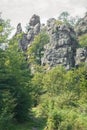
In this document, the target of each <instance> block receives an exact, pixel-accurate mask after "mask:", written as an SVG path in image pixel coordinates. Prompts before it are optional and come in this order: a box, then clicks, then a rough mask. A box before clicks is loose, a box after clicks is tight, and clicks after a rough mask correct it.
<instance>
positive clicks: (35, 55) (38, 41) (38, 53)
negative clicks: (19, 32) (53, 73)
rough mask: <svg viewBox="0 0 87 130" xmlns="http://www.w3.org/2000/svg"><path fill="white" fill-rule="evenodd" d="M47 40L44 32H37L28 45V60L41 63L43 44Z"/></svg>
mask: <svg viewBox="0 0 87 130" xmlns="http://www.w3.org/2000/svg"><path fill="white" fill-rule="evenodd" d="M48 42H49V37H48V35H47V34H46V33H44V32H41V33H40V34H38V35H37V36H36V37H35V38H34V41H33V42H32V44H31V46H30V47H29V50H28V54H29V62H31V63H36V64H39V65H41V58H42V56H43V51H44V45H45V44H47V43H48Z"/></svg>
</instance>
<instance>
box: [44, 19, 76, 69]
mask: <svg viewBox="0 0 87 130" xmlns="http://www.w3.org/2000/svg"><path fill="white" fill-rule="evenodd" d="M47 31H48V34H49V37H50V43H48V44H47V45H46V46H45V52H44V56H43V58H42V65H46V64H48V65H49V66H50V67H52V66H56V65H63V66H65V67H66V69H70V68H71V67H74V66H75V55H76V47H77V42H76V40H75V38H76V34H75V32H74V30H73V28H71V27H69V26H68V25H60V26H58V25H56V24H55V19H49V20H48V21H47Z"/></svg>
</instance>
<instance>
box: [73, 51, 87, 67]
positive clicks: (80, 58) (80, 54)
mask: <svg viewBox="0 0 87 130" xmlns="http://www.w3.org/2000/svg"><path fill="white" fill-rule="evenodd" d="M75 61H76V62H75V63H76V66H79V65H80V63H82V62H86V63H87V49H86V48H78V49H77V51H76V58H75Z"/></svg>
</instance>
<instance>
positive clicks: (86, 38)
mask: <svg viewBox="0 0 87 130" xmlns="http://www.w3.org/2000/svg"><path fill="white" fill-rule="evenodd" d="M78 41H79V44H80V47H87V34H83V35H82V36H80V37H79V38H78Z"/></svg>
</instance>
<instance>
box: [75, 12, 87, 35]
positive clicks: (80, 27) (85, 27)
mask: <svg viewBox="0 0 87 130" xmlns="http://www.w3.org/2000/svg"><path fill="white" fill-rule="evenodd" d="M75 31H76V33H77V36H80V35H82V34H85V33H87V13H86V15H85V17H84V18H82V19H81V20H80V21H79V22H78V24H77V25H76V27H75Z"/></svg>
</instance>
